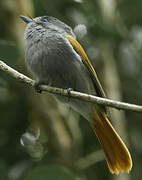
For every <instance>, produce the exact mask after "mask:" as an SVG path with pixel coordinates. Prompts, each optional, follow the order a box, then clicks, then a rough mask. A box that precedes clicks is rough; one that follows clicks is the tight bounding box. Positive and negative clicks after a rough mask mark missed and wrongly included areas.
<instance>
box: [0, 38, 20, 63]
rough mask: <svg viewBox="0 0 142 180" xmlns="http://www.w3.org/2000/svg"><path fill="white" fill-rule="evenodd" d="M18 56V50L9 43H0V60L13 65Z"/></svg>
mask: <svg viewBox="0 0 142 180" xmlns="http://www.w3.org/2000/svg"><path fill="white" fill-rule="evenodd" d="M18 56H19V52H18V48H17V47H16V46H15V45H14V44H13V43H11V42H7V41H0V59H1V60H4V61H5V62H6V63H8V64H9V65H14V64H15V63H16V60H17V58H18Z"/></svg>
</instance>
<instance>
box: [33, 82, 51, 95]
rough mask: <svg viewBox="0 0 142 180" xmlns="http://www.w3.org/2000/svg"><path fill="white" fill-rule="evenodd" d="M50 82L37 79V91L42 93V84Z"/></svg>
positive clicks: (35, 86) (35, 85)
mask: <svg viewBox="0 0 142 180" xmlns="http://www.w3.org/2000/svg"><path fill="white" fill-rule="evenodd" d="M48 84H49V83H48V82H47V81H46V82H45V81H41V80H40V81H36V82H35V84H34V88H35V91H36V92H37V93H42V90H41V88H40V85H48Z"/></svg>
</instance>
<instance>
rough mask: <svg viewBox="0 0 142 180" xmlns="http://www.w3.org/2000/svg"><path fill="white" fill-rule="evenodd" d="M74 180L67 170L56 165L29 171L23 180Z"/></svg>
mask: <svg viewBox="0 0 142 180" xmlns="http://www.w3.org/2000/svg"><path fill="white" fill-rule="evenodd" d="M45 179H46V180H48V179H49V180H75V177H74V176H73V175H72V174H71V173H70V172H69V171H68V169H66V168H64V167H61V166H58V165H47V166H40V167H37V168H34V169H33V170H31V171H30V172H29V173H28V174H27V175H26V176H25V177H24V179H23V180H45Z"/></svg>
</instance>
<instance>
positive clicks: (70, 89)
mask: <svg viewBox="0 0 142 180" xmlns="http://www.w3.org/2000/svg"><path fill="white" fill-rule="evenodd" d="M71 91H73V89H72V88H67V93H68V102H69V101H70V93H71Z"/></svg>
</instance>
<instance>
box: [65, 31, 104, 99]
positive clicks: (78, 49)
mask: <svg viewBox="0 0 142 180" xmlns="http://www.w3.org/2000/svg"><path fill="white" fill-rule="evenodd" d="M66 37H67V39H68V40H69V42H70V43H71V45H72V46H73V48H74V49H75V50H76V52H77V53H78V54H79V55H80V56H81V57H82V62H83V63H84V65H85V66H86V67H87V69H88V71H89V72H90V75H91V78H92V81H93V84H94V87H95V90H96V92H97V95H98V96H100V97H106V95H105V93H104V90H103V88H102V86H101V84H100V81H99V79H98V77H97V74H96V71H95V69H94V67H93V66H92V64H91V62H90V60H89V58H88V56H87V54H86V53H85V51H84V49H83V47H82V46H81V45H80V44H79V42H78V41H77V40H76V39H75V38H73V37H72V36H70V35H66Z"/></svg>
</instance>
